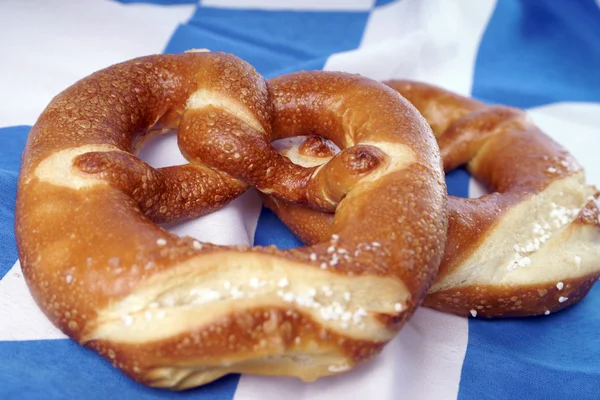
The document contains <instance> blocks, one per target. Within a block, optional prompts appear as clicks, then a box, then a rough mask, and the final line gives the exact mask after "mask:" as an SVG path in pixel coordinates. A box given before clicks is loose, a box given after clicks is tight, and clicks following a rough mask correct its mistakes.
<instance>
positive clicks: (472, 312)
mask: <svg viewBox="0 0 600 400" xmlns="http://www.w3.org/2000/svg"><path fill="white" fill-rule="evenodd" d="M469 312H470V313H471V316H472V317H473V318H475V317H476V316H477V310H471V311H469Z"/></svg>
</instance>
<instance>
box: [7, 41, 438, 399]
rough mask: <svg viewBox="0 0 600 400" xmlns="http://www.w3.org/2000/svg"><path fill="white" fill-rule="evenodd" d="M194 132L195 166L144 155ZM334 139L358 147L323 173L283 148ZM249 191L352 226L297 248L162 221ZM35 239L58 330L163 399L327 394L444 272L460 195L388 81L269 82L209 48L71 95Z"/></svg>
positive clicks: (28, 270)
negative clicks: (215, 392)
mask: <svg viewBox="0 0 600 400" xmlns="http://www.w3.org/2000/svg"><path fill="white" fill-rule="evenodd" d="M177 127H178V129H179V131H178V140H179V146H180V148H181V150H182V153H183V154H184V156H185V157H186V158H187V159H188V160H189V161H190V163H189V164H186V165H183V166H175V167H168V168H159V169H154V168H152V167H151V166H149V165H148V164H146V163H144V162H143V161H141V160H140V159H138V158H137V157H136V156H135V152H136V151H137V150H138V149H139V148H140V146H141V145H142V144H143V142H144V140H146V139H147V138H148V137H150V136H152V135H155V134H161V133H163V132H165V131H167V130H169V129H171V128H177ZM316 131H319V132H320V133H321V134H322V135H323V136H324V137H327V138H328V139H330V140H332V141H334V142H336V143H337V144H338V145H339V146H340V147H341V148H342V149H343V150H342V152H341V153H340V154H339V155H338V156H336V157H334V159H333V160H331V161H330V162H329V163H327V164H325V165H324V166H322V167H306V168H305V167H302V166H298V165H295V164H293V163H292V162H291V161H290V160H289V159H287V158H285V157H282V156H280V155H279V154H278V153H277V152H276V151H275V150H274V149H273V148H271V147H270V145H269V142H270V141H271V140H273V139H276V138H279V137H283V136H286V135H296V134H306V133H310V132H316ZM338 177H339V179H337V178H338ZM248 185H255V186H257V187H258V188H259V189H260V190H262V191H264V192H266V193H270V194H272V195H274V196H278V198H280V199H283V200H285V201H294V202H297V204H302V205H306V206H309V207H313V209H315V210H321V211H323V210H326V211H334V210H335V214H334V217H333V221H332V225H331V226H330V234H329V236H328V237H327V238H324V239H323V240H322V241H321V242H320V243H316V244H314V245H313V246H311V247H305V248H300V249H295V250H289V251H280V250H278V249H275V248H272V247H266V248H259V247H255V248H250V247H246V246H215V245H211V244H207V243H200V242H198V241H195V240H194V239H193V238H189V237H178V236H176V235H173V234H170V233H169V232H167V231H165V230H164V229H163V228H161V227H160V226H159V225H157V223H161V222H168V221H175V220H183V219H187V218H194V217H197V216H199V215H202V214H204V213H207V212H211V211H214V210H216V209H218V208H220V207H222V206H223V205H225V204H227V202H228V201H230V200H231V199H233V198H235V197H236V196H237V195H239V194H240V193H242V192H243V191H244V190H245V189H246V188H247V187H248ZM15 229H16V237H17V243H18V248H19V257H20V261H21V265H22V267H23V272H24V276H25V278H26V280H27V283H28V285H29V288H30V289H31V292H32V294H33V297H34V299H35V300H36V302H37V303H38V305H39V306H40V308H41V309H42V310H43V311H44V313H45V314H46V315H47V316H48V317H49V319H50V320H51V321H52V322H53V323H54V324H56V325H57V326H58V327H59V328H60V329H61V330H62V331H64V332H65V333H66V334H67V335H69V336H70V337H71V338H73V339H74V340H76V341H78V342H79V343H81V344H82V345H85V346H87V347H89V348H91V349H93V350H95V351H97V352H98V353H99V354H100V355H102V356H103V357H105V358H106V359H108V360H109V361H110V362H112V363H113V365H115V366H116V367H118V368H120V369H121V370H123V371H124V372H125V373H126V374H127V375H129V376H131V377H132V378H134V379H136V380H138V381H140V382H142V383H144V384H147V385H152V386H158V387H167V388H172V389H185V388H189V387H193V386H198V385H202V384H205V383H207V382H210V381H212V380H214V379H217V378H218V377H220V376H223V375H225V374H228V373H232V372H240V373H251V374H264V375H287V376H295V377H299V378H301V379H304V380H313V379H316V378H318V377H321V376H325V375H331V374H336V373H340V372H342V371H346V370H348V369H350V368H352V367H354V366H355V365H357V364H359V363H360V362H363V361H365V360H367V359H369V358H370V357H372V356H373V355H375V354H377V353H378V352H379V351H381V349H382V348H383V347H384V346H385V344H386V343H387V342H388V341H389V340H390V339H392V338H393V337H394V335H395V334H396V333H397V332H398V330H399V329H400V328H401V326H402V325H403V323H404V322H405V321H406V320H407V318H409V317H410V315H411V314H412V313H413V312H414V309H415V307H417V306H418V305H419V304H421V302H422V299H423V297H424V296H425V294H426V291H427V289H428V288H429V286H430V284H431V281H432V279H433V277H434V276H435V273H436V272H437V269H438V266H439V263H440V261H441V256H442V253H443V247H444V243H445V238H446V229H447V199H446V188H445V183H444V180H443V170H442V164H441V157H440V154H439V150H438V148H437V146H436V144H435V138H434V136H433V134H432V132H431V129H430V127H429V126H428V125H427V123H426V121H425V120H424V119H423V118H422V117H421V116H420V115H419V113H418V112H417V110H416V109H415V108H414V107H413V106H412V105H410V103H408V102H407V101H406V100H404V99H403V98H402V97H401V96H399V95H398V94H397V93H396V92H394V91H393V90H391V89H390V88H388V87H386V86H385V85H382V84H381V83H378V82H374V81H371V80H369V79H366V78H362V77H359V76H356V75H349V74H342V73H325V72H319V73H317V72H315V73H301V74H293V75H288V76H285V77H281V78H279V79H277V80H274V81H272V82H271V83H270V84H269V85H267V84H266V82H265V81H264V80H263V78H262V77H261V76H260V75H259V74H258V73H256V71H255V70H254V69H253V68H252V67H251V66H250V65H248V64H247V63H245V62H243V61H241V60H239V59H237V58H235V57H233V56H231V55H226V54H220V53H205V52H193V53H186V54H177V55H160V56H150V57H144V58H139V59H135V60H131V61H127V62H124V63H121V64H117V65H114V66H111V67H109V68H107V69H104V70H102V71H98V72H96V73H94V74H92V75H90V76H89V77H87V78H84V79H83V80H81V81H79V82H77V83H76V84H74V85H73V86H71V87H70V88H68V89H66V90H65V91H64V92H62V93H61V94H59V95H58V96H57V97H55V98H54V99H53V100H52V102H51V103H50V104H49V105H48V107H47V108H46V110H45V111H44V112H43V113H42V115H41V116H40V117H39V119H38V121H37V122H36V124H35V126H34V127H33V128H32V130H31V132H30V135H29V138H28V142H27V145H26V148H25V151H24V154H23V163H22V169H21V173H20V178H19V187H18V197H17V206H16V222H15Z"/></svg>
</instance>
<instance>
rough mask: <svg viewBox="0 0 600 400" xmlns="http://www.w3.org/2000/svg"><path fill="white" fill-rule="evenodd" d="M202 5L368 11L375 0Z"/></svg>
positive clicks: (205, 0) (212, 2) (215, 0)
mask: <svg viewBox="0 0 600 400" xmlns="http://www.w3.org/2000/svg"><path fill="white" fill-rule="evenodd" d="M200 4H201V6H202V7H218V8H242V9H262V10H290V11H368V10H370V9H371V8H373V6H374V4H375V0H279V1H273V0H202V1H201V2H200Z"/></svg>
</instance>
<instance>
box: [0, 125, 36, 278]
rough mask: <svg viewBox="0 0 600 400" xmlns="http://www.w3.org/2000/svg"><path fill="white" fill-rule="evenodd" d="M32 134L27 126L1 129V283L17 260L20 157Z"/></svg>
mask: <svg viewBox="0 0 600 400" xmlns="http://www.w3.org/2000/svg"><path fill="white" fill-rule="evenodd" d="M27 133H29V127H28V126H15V127H12V128H4V129H0V140H1V141H2V144H3V145H2V146H0V279H1V278H2V277H3V276H4V275H5V274H6V273H7V272H8V270H9V269H10V268H11V267H12V266H13V264H14V263H15V261H16V259H17V257H18V256H17V243H16V242H15V231H14V221H15V217H14V210H15V200H16V196H17V178H18V176H19V166H20V165H21V153H22V152H23V148H24V147H25V141H26V140H27Z"/></svg>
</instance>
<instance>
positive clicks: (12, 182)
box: [0, 0, 600, 400]
mask: <svg viewBox="0 0 600 400" xmlns="http://www.w3.org/2000/svg"><path fill="white" fill-rule="evenodd" d="M119 1H120V2H121V3H149V4H155V5H160V4H186V3H187V4H193V3H197V1H194V0H145V1H144V0H119ZM400 1H402V0H400ZM391 3H393V1H390V0H376V1H375V2H374V4H373V8H381V9H383V8H385V7H387V6H389V5H390V4H391ZM369 16H370V12H369V11H352V12H350V11H346V12H344V11H335V12H332V11H327V12H316V11H315V12H311V11H303V12H293V11H282V10H277V11H261V10H245V9H233V8H232V9H220V8H214V7H203V6H202V5H201V4H200V5H197V6H196V9H195V12H194V14H193V16H192V18H191V19H190V20H189V21H188V22H186V23H184V24H181V25H180V26H179V27H178V28H177V29H176V30H175V31H174V32H173V35H172V36H171V38H170V40H169V42H168V44H167V46H166V48H165V52H167V53H175V52H181V51H184V50H187V49H190V48H203V47H205V48H209V49H211V50H213V51H226V52H232V53H235V54H236V55H238V56H239V57H241V58H243V59H245V60H247V61H248V62H250V63H251V64H252V65H254V66H255V67H256V68H257V70H258V71H259V72H261V73H262V74H264V75H265V76H266V77H273V76H276V75H279V74H282V73H286V72H291V71H296V70H302V69H304V70H310V69H321V68H323V66H324V65H325V62H326V61H327V59H328V57H329V56H330V55H331V54H333V53H338V52H342V51H346V50H351V49H355V48H357V47H358V45H359V43H360V42H361V39H362V37H363V34H364V30H365V27H366V24H367V21H368V19H369ZM402 56H403V55H399V57H402ZM405 56H408V55H405ZM599 66H600V10H599V8H598V5H597V4H596V3H595V2H594V1H593V0H572V1H570V2H568V3H567V2H559V1H555V0H537V1H531V0H530V1H527V0H499V1H498V3H497V6H496V8H495V10H494V12H493V15H492V17H491V19H490V21H489V23H488V25H487V28H486V30H485V33H484V35H483V39H482V41H481V44H480V46H479V51H478V55H477V61H476V68H475V72H474V82H473V95H474V96H475V97H478V98H480V99H483V100H486V101H490V102H497V103H504V104H509V105H514V106H518V107H533V106H538V105H544V104H550V103H553V102H558V101H584V102H592V101H594V102H599V101H600V73H599V72H598V69H599ZM28 131H29V127H27V126H16V127H9V128H0V139H1V140H2V146H0V278H1V277H3V276H4V275H5V274H6V273H7V271H8V270H9V269H10V268H11V267H12V265H13V264H14V262H15V261H16V259H17V251H16V243H15V239H14V229H13V225H14V205H15V196H16V182H17V174H18V171H19V165H20V155H21V152H22V150H23V148H24V145H25V140H26V136H27V133H28ZM446 180H447V183H448V190H449V193H450V194H451V195H455V196H460V197H467V196H468V185H469V176H468V173H467V172H466V171H465V170H464V169H458V170H456V171H453V172H452V173H450V174H448V175H447V177H446ZM255 244H257V245H269V244H275V245H277V246H278V247H280V248H293V247H297V246H300V245H301V244H300V242H299V241H298V239H297V238H295V237H294V235H293V234H292V233H291V232H290V231H289V229H287V228H286V227H285V226H284V225H283V224H282V223H281V222H280V221H279V220H278V219H277V218H276V217H275V216H274V214H273V213H271V212H270V211H268V210H266V209H263V210H262V212H261V215H260V218H259V222H258V226H257V230H256V235H255ZM599 309H600V288H599V287H598V285H596V286H595V287H594V288H593V289H592V291H591V293H590V295H589V296H588V297H587V298H586V299H585V300H584V301H582V302H581V303H580V304H578V305H576V306H574V307H571V308H569V309H568V310H566V311H563V312H560V313H557V314H555V315H550V316H548V317H539V318H528V319H518V320H517V319H515V320H503V321H482V320H477V319H471V320H469V338H468V346H467V351H466V355H465V361H464V364H463V369H462V376H461V380H460V387H459V394H458V397H459V398H460V399H466V400H471V399H477V400H479V399H504V398H523V399H550V400H551V399H557V400H558V399H567V398H576V399H584V400H585V399H597V398H600V394H599V393H600V363H599V362H598V360H600V336H599V335H598V331H599V330H600V313H599V312H598V310H599ZM0 360H2V361H1V362H0V399H12V398H15V399H39V398H44V399H61V398H84V397H86V398H90V399H106V398H113V397H117V398H132V399H135V398H148V399H153V398H194V399H232V398H233V397H234V393H235V391H236V389H237V387H238V381H239V375H231V376H228V377H225V378H223V379H220V380H218V381H216V382H215V383H213V384H210V385H207V386H205V387H202V388H200V389H195V390H191V391H186V392H183V393H170V392H166V391H162V390H156V389H150V388H146V387H143V386H141V385H138V384H137V383H135V382H133V381H131V380H130V379H128V378H126V377H124V376H123V375H122V374H121V373H120V372H119V371H117V370H116V369H114V368H113V367H112V366H110V364H108V363H107V362H105V361H104V360H103V359H101V358H100V357H98V356H97V355H96V354H95V353H93V352H91V351H88V350H86V349H81V348H80V347H79V346H78V345H77V344H76V343H74V342H72V341H70V340H47V341H0ZM74 368H76V369H77V378H76V379H77V381H78V384H77V385H72V384H71V381H72V380H73V379H75V378H74V376H75V374H74V372H73V369H74ZM432 384H435V382H432Z"/></svg>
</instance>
